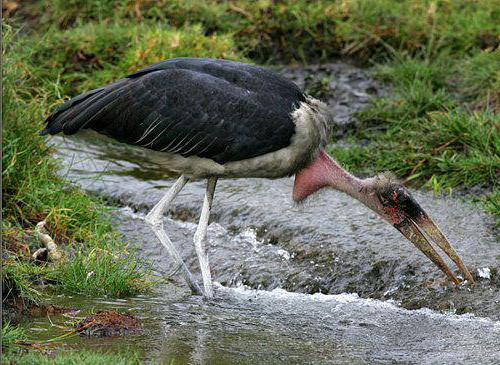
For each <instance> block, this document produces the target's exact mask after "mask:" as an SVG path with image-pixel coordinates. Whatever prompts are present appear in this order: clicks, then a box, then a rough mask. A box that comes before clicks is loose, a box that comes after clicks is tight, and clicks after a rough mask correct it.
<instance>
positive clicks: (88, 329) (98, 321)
mask: <svg viewBox="0 0 500 365" xmlns="http://www.w3.org/2000/svg"><path fill="white" fill-rule="evenodd" d="M75 329H76V331H77V332H79V333H80V334H82V335H86V336H96V337H109V336H117V335H126V334H129V333H137V332H140V331H141V329H142V328H141V325H140V323H139V321H138V320H137V318H135V317H133V316H131V315H130V314H126V313H119V312H116V311H113V310H108V311H101V312H97V313H96V314H93V315H91V316H88V317H87V318H85V319H83V320H82V321H80V322H78V323H77V325H76V326H75Z"/></svg>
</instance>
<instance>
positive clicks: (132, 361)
mask: <svg viewBox="0 0 500 365" xmlns="http://www.w3.org/2000/svg"><path fill="white" fill-rule="evenodd" d="M2 363H3V364H6V365H7V364H10V365H108V364H123V365H136V364H141V363H142V362H141V361H140V359H139V356H138V355H137V354H134V353H132V354H113V353H102V352H97V351H90V350H80V351H78V352H76V351H59V352H57V353H56V354H55V355H46V354H43V353H36V352H29V353H23V354H20V353H16V354H8V355H4V358H3V359H2Z"/></svg>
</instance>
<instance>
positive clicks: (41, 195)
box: [2, 26, 146, 301]
mask: <svg viewBox="0 0 500 365" xmlns="http://www.w3.org/2000/svg"><path fill="white" fill-rule="evenodd" d="M3 31H4V32H3V36H4V37H3V42H4V43H3V45H4V54H3V60H4V63H3V70H4V73H3V82H4V95H3V121H4V123H3V161H2V162H3V176H2V177H3V191H2V193H3V196H2V198H3V201H2V203H3V221H2V225H3V227H2V228H3V237H4V240H3V243H4V249H6V251H8V252H10V255H9V259H7V260H4V262H3V277H2V280H3V283H4V289H5V290H6V291H7V294H8V295H6V296H4V300H8V299H9V298H10V297H12V296H20V297H21V298H22V299H26V300H28V301H35V300H39V299H41V298H42V297H41V295H40V292H39V291H37V290H36V289H35V288H34V283H35V282H36V283H42V284H43V283H50V285H49V286H50V287H52V288H53V289H54V290H56V291H65V292H72V293H81V294H86V295H109V296H127V295H133V294H136V293H139V292H141V291H144V290H145V288H146V286H145V285H144V284H140V283H143V282H144V279H145V277H144V275H145V271H144V270H142V269H141V268H140V267H139V265H138V264H137V260H136V259H135V258H134V257H131V256H130V255H126V254H125V250H126V247H125V245H124V244H123V243H121V242H120V241H119V239H118V235H117V233H115V232H113V230H112V229H111V224H110V223H109V221H108V219H107V218H106V208H104V206H103V205H102V204H101V203H100V202H99V201H97V200H96V199H94V198H90V197H89V196H87V195H86V194H85V193H83V192H82V191H81V190H79V189H77V188H75V187H70V186H69V185H68V184H67V183H66V182H65V181H64V179H63V178H61V177H59V176H58V175H57V174H56V172H55V171H56V168H57V165H56V163H55V162H54V161H53V160H52V159H51V158H50V151H49V150H48V149H47V147H46V146H45V144H44V139H43V138H42V137H40V136H38V131H39V130H40V129H41V128H42V124H43V115H44V114H45V112H46V110H47V109H48V108H49V107H50V105H51V103H53V102H54V101H55V100H57V90H58V86H57V80H49V79H47V78H44V77H43V76H40V75H39V73H38V72H37V71H38V70H37V66H35V65H36V63H33V53H34V51H35V50H34V49H33V48H30V47H26V46H25V44H23V42H20V41H14V39H13V37H14V34H13V33H12V30H11V29H10V28H9V27H8V26H5V27H4V29H3ZM42 220H45V221H46V222H47V228H48V231H49V234H50V235H51V236H52V237H53V238H54V240H55V242H56V243H57V244H59V245H61V246H62V250H64V251H65V252H66V254H65V255H64V257H63V258H62V259H61V260H60V262H57V263H54V264H52V265H49V264H44V263H36V262H34V260H32V259H31V258H30V256H29V252H30V251H31V252H34V251H35V250H36V249H37V248H39V247H42V244H41V243H40V242H38V240H36V239H34V235H33V233H32V231H33V229H34V225H35V224H36V223H38V222H40V221H42ZM70 250H71V253H70ZM96 251H98V252H99V254H98V255H96V254H92V253H94V252H96ZM90 273H92V274H90ZM139 284H140V285H139Z"/></svg>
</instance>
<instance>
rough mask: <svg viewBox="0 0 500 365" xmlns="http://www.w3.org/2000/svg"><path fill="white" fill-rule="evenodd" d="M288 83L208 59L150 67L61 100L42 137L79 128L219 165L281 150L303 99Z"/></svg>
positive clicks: (258, 71) (246, 67)
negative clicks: (193, 156) (207, 160)
mask: <svg viewBox="0 0 500 365" xmlns="http://www.w3.org/2000/svg"><path fill="white" fill-rule="evenodd" d="M304 100H305V97H304V95H303V94H302V93H301V92H300V91H299V90H298V88H297V87H296V86H295V85H294V84H293V83H291V82H289V81H287V80H284V79H282V78H281V77H279V76H277V75H275V74H273V73H271V72H269V71H267V70H263V69H261V68H259V67H255V66H249V65H245V64H241V63H237V62H230V61H224V60H210V59H175V60H168V61H164V62H162V63H159V64H156V65H152V66H150V67H148V68H146V69H143V70H140V71H138V72H136V73H135V74H132V75H130V76H129V77H127V78H125V79H123V80H120V81H117V82H115V83H113V84H110V85H107V86H105V87H102V88H99V89H96V90H92V91H89V92H87V93H85V94H82V95H79V96H76V97H75V98H73V99H71V100H69V101H67V102H65V103H64V104H63V105H61V106H60V107H59V108H57V109H56V110H55V112H54V113H53V114H52V115H51V116H49V117H48V118H47V126H46V128H45V129H44V130H43V131H42V132H41V133H42V134H47V133H50V134H55V133H59V132H61V131H63V132H64V133H65V134H73V133H75V132H77V131H78V130H80V129H83V128H91V129H94V130H96V131H98V132H100V133H103V134H105V135H108V136H110V137H113V138H115V139H117V140H118V141H121V142H126V143H130V144H134V145H139V146H142V147H146V148H150V149H153V150H157V151H163V152H170V153H178V154H180V155H182V156H185V157H188V156H192V155H196V156H199V157H204V158H211V159H213V160H215V161H216V162H219V163H225V162H228V161H236V160H241V159H247V158H251V157H254V156H258V155H261V154H264V153H267V152H271V151H275V150H277V149H280V148H283V147H286V146H287V145H288V144H289V142H290V138H291V137H292V135H293V134H294V132H295V125H294V123H293V121H292V118H291V113H292V112H293V110H294V109H295V108H296V107H297V106H298V105H299V104H300V102H301V101H304Z"/></svg>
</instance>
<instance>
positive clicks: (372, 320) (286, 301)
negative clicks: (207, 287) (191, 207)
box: [24, 285, 500, 364]
mask: <svg viewBox="0 0 500 365" xmlns="http://www.w3.org/2000/svg"><path fill="white" fill-rule="evenodd" d="M157 295H158V296H156V297H138V298H131V299H127V300H121V301H110V300H107V299H93V300H91V299H84V298H71V297H60V298H58V299H56V302H57V301H58V302H59V303H60V304H62V305H66V306H68V305H71V306H74V307H78V308H85V309H84V310H83V311H81V312H80V313H77V314H75V315H74V316H75V317H77V318H79V317H83V316H84V315H86V314H88V313H90V312H91V311H96V310H99V309H103V308H106V309H110V308H113V309H117V310H120V311H126V312H128V313H132V314H134V315H136V316H138V317H139V318H140V319H141V321H142V323H143V325H144V328H145V332H143V333H142V334H137V335H128V336H125V337H116V338H105V339H102V338H99V339H98V338H86V337H83V336H75V337H72V338H70V339H69V340H67V343H68V346H70V347H78V348H81V347H82V346H83V347H86V348H103V347H104V348H106V349H107V350H110V351H120V350H121V349H123V348H133V349H135V350H136V351H139V352H140V353H141V354H142V356H143V357H144V359H145V360H147V361H150V362H152V363H160V362H161V363H165V364H171V363H175V364H179V363H180V364H183V363H189V364H276V363H291V364H304V363H307V364H328V363H335V364H363V363H416V362H418V363H419V364H433V363H439V364H446V363H448V364H456V363H481V364H487V363H491V364H493V363H495V362H496V361H497V360H498V359H499V358H500V348H499V346H498V344H499V338H500V322H494V321H491V320H488V319H482V318H475V317H473V316H471V315H463V316H457V315H452V314H437V313H435V312H433V311H431V310H428V309H423V310H416V311H408V310H405V309H401V308H399V307H397V306H396V305H394V304H393V303H388V302H381V301H377V300H368V299H361V298H359V297H358V296H357V295H355V294H339V295H324V294H314V295H308V294H297V293H289V292H286V291H284V290H282V289H275V290H272V291H262V290H250V289H248V288H243V287H238V288H225V287H222V286H220V285H217V286H216V299H215V300H214V301H211V302H206V301H204V300H202V299H201V298H200V297H195V296H191V295H190V294H189V293H188V292H186V291H185V290H182V289H180V288H179V287H178V286H173V285H170V286H165V287H163V288H161V290H160V291H159V292H158V294H157ZM73 320H75V318H72V319H71V318H67V317H63V316H54V317H51V321H52V323H53V325H50V322H49V321H48V320H47V319H46V318H38V319H36V320H35V321H34V322H31V323H24V325H25V326H26V327H28V328H30V329H31V333H37V334H38V338H39V339H48V338H51V337H53V336H56V335H58V334H60V333H61V330H60V329H59V328H57V327H55V326H57V325H63V326H65V325H67V323H65V322H67V321H73Z"/></svg>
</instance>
